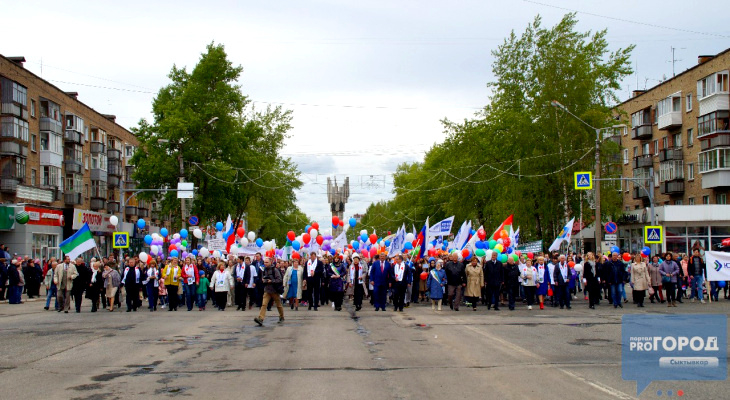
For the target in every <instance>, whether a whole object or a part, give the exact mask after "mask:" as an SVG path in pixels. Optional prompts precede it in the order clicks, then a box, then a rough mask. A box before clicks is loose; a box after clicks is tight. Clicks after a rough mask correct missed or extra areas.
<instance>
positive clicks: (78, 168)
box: [63, 160, 84, 174]
mask: <svg viewBox="0 0 730 400" xmlns="http://www.w3.org/2000/svg"><path fill="white" fill-rule="evenodd" d="M63 166H64V167H65V168H66V173H67V174H80V173H82V172H83V170H84V166H83V164H81V161H76V160H66V161H64V162H63Z"/></svg>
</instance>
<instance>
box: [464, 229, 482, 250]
mask: <svg viewBox="0 0 730 400" xmlns="http://www.w3.org/2000/svg"><path fill="white" fill-rule="evenodd" d="M479 229H484V226H482V225H480V226H479ZM479 229H477V232H479ZM477 240H479V235H477V234H475V235H474V236H472V237H471V239H469V241H468V242H467V243H466V246H465V248H467V249H469V251H470V252H472V253H474V252H475V251H476V250H477V246H476V243H477Z"/></svg>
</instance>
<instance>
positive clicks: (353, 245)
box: [352, 240, 360, 250]
mask: <svg viewBox="0 0 730 400" xmlns="http://www.w3.org/2000/svg"><path fill="white" fill-rule="evenodd" d="M352 248H353V249H355V250H357V249H359V248H360V242H358V241H357V240H353V241H352Z"/></svg>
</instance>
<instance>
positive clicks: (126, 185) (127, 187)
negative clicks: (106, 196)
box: [124, 180, 137, 190]
mask: <svg viewBox="0 0 730 400" xmlns="http://www.w3.org/2000/svg"><path fill="white" fill-rule="evenodd" d="M136 187H137V181H131V180H125V181H124V190H132V189H134V188H136Z"/></svg>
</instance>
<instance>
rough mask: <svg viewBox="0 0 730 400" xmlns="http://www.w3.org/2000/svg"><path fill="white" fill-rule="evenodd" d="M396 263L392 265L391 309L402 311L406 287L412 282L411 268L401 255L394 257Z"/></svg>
mask: <svg viewBox="0 0 730 400" xmlns="http://www.w3.org/2000/svg"><path fill="white" fill-rule="evenodd" d="M396 260H397V263H396V264H395V265H394V266H393V275H392V278H393V289H394V291H395V294H394V296H393V311H403V307H404V301H405V297H406V292H407V291H408V288H409V287H410V286H411V284H412V283H413V270H412V269H411V268H410V266H408V265H407V264H406V262H405V261H404V260H403V255H401V254H399V255H398V257H396Z"/></svg>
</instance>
